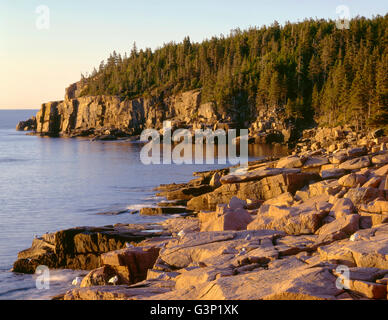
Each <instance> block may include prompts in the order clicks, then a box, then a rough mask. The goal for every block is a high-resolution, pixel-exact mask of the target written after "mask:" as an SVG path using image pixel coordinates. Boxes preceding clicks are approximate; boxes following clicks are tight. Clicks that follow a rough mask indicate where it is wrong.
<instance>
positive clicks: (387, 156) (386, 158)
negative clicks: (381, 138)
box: [372, 153, 388, 165]
mask: <svg viewBox="0 0 388 320" xmlns="http://www.w3.org/2000/svg"><path fill="white" fill-rule="evenodd" d="M372 163H373V164H378V165H380V164H387V163H388V153H383V154H379V155H377V156H374V157H372Z"/></svg>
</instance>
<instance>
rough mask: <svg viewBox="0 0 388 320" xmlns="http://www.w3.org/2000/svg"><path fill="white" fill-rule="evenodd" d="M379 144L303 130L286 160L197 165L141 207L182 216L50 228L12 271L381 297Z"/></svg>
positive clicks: (384, 249) (384, 211) (386, 275)
mask: <svg viewBox="0 0 388 320" xmlns="http://www.w3.org/2000/svg"><path fill="white" fill-rule="evenodd" d="M387 147H388V137H386V136H384V135H383V132H382V131H381V130H378V131H375V132H373V133H370V134H359V133H355V132H353V131H352V130H350V129H347V128H334V129H328V128H319V129H312V130H308V131H305V132H304V133H303V138H302V139H301V140H300V141H299V142H298V143H297V144H296V147H295V149H294V151H293V152H292V154H290V156H288V157H285V158H281V159H262V160H260V161H256V162H252V163H250V164H249V170H248V172H246V173H244V174H243V175H235V174H231V171H230V169H224V170H217V171H211V172H200V173H195V174H194V175H195V179H194V180H192V181H190V182H188V183H187V184H179V185H178V184H172V185H164V186H160V187H159V188H157V190H156V192H158V195H159V196H162V197H165V198H166V200H165V201H163V202H161V203H159V205H158V206H156V207H153V208H143V209H142V210H141V211H140V214H144V215H147V214H151V215H164V214H182V215H181V216H179V217H178V218H172V219H169V220H166V221H164V222H162V223H157V224H144V225H115V226H106V227H102V228H91V227H88V228H87V227H82V228H74V229H70V230H64V231H59V232H56V233H53V234H46V235H43V236H42V237H41V238H37V239H34V241H33V244H32V247H31V248H29V249H27V250H25V251H22V252H20V253H19V256H18V260H17V261H16V262H15V264H14V271H15V272H24V273H33V272H34V271H35V268H36V267H37V266H38V265H42V264H43V265H47V266H48V267H50V268H69V269H82V270H89V271H90V273H89V274H88V275H87V276H86V277H85V278H84V279H83V280H82V283H81V285H80V287H76V288H74V289H73V290H70V291H68V292H66V293H64V294H63V295H62V296H60V297H59V299H64V300H147V299H152V300H170V299H174V300H176V299H187V300H213V299H216V300H284V299H286V300H316V299H318V300H358V299H382V300H386V299H387V285H388V149H387ZM344 269H345V271H346V272H347V273H346V274H345V275H347V276H348V277H347V278H343V274H342V272H343V270H344ZM112 278H115V279H116V280H117V281H115V283H114V285H112V284H111V283H109V282H110V280H111V279H112ZM57 298H58V297H57Z"/></svg>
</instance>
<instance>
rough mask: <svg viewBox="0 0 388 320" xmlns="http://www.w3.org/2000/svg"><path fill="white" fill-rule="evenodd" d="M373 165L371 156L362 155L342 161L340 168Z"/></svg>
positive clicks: (346, 168)
mask: <svg viewBox="0 0 388 320" xmlns="http://www.w3.org/2000/svg"><path fill="white" fill-rule="evenodd" d="M370 165H371V163H370V159H369V157H367V156H365V157H360V158H355V159H351V160H348V161H346V162H344V163H341V164H340V166H339V168H340V169H345V170H355V169H362V168H366V167H369V166H370Z"/></svg>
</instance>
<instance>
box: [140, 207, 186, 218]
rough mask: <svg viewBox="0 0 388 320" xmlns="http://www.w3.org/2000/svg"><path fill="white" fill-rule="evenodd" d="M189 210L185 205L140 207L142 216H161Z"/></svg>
mask: <svg viewBox="0 0 388 320" xmlns="http://www.w3.org/2000/svg"><path fill="white" fill-rule="evenodd" d="M188 212H191V211H190V210H187V209H186V208H185V207H152V208H142V209H140V215H142V216H161V215H168V214H180V213H188Z"/></svg>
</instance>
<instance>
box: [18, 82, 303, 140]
mask: <svg viewBox="0 0 388 320" xmlns="http://www.w3.org/2000/svg"><path fill="white" fill-rule="evenodd" d="M79 86H80V84H79V83H75V84H73V85H71V86H70V87H69V88H67V89H66V94H65V99H64V100H63V101H54V102H48V103H44V104H43V105H42V107H41V109H40V111H39V112H38V113H37V115H36V117H33V118H31V119H29V120H27V121H21V122H20V123H19V124H18V126H17V129H18V130H25V131H28V130H30V131H33V132H34V133H33V134H37V135H41V136H50V137H93V138H99V139H103V140H114V139H117V138H122V137H130V136H135V135H139V134H140V133H141V132H142V130H144V129H148V128H152V129H156V130H162V128H163V122H164V121H167V120H168V121H171V123H172V127H173V129H174V128H175V129H178V128H179V129H189V130H192V131H194V130H196V129H212V130H217V129H224V130H228V129H239V128H244V129H248V128H249V132H250V141H251V143H271V142H278V143H288V142H290V141H293V140H295V138H297V137H298V132H297V130H296V128H295V126H294V125H293V124H292V123H290V122H287V121H286V117H285V115H284V110H281V108H280V109H279V108H276V107H274V108H262V109H260V111H258V112H257V115H256V116H255V117H253V118H247V119H244V118H241V115H239V114H238V113H235V112H233V111H230V112H225V111H223V112H219V111H218V110H217V106H216V104H215V103H212V102H203V101H202V93H201V90H192V91H187V92H183V93H180V94H176V95H172V96H168V97H160V96H159V97H139V98H137V99H132V100H129V99H120V98H119V97H118V96H79V93H80V92H81V89H80V88H79Z"/></svg>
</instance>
